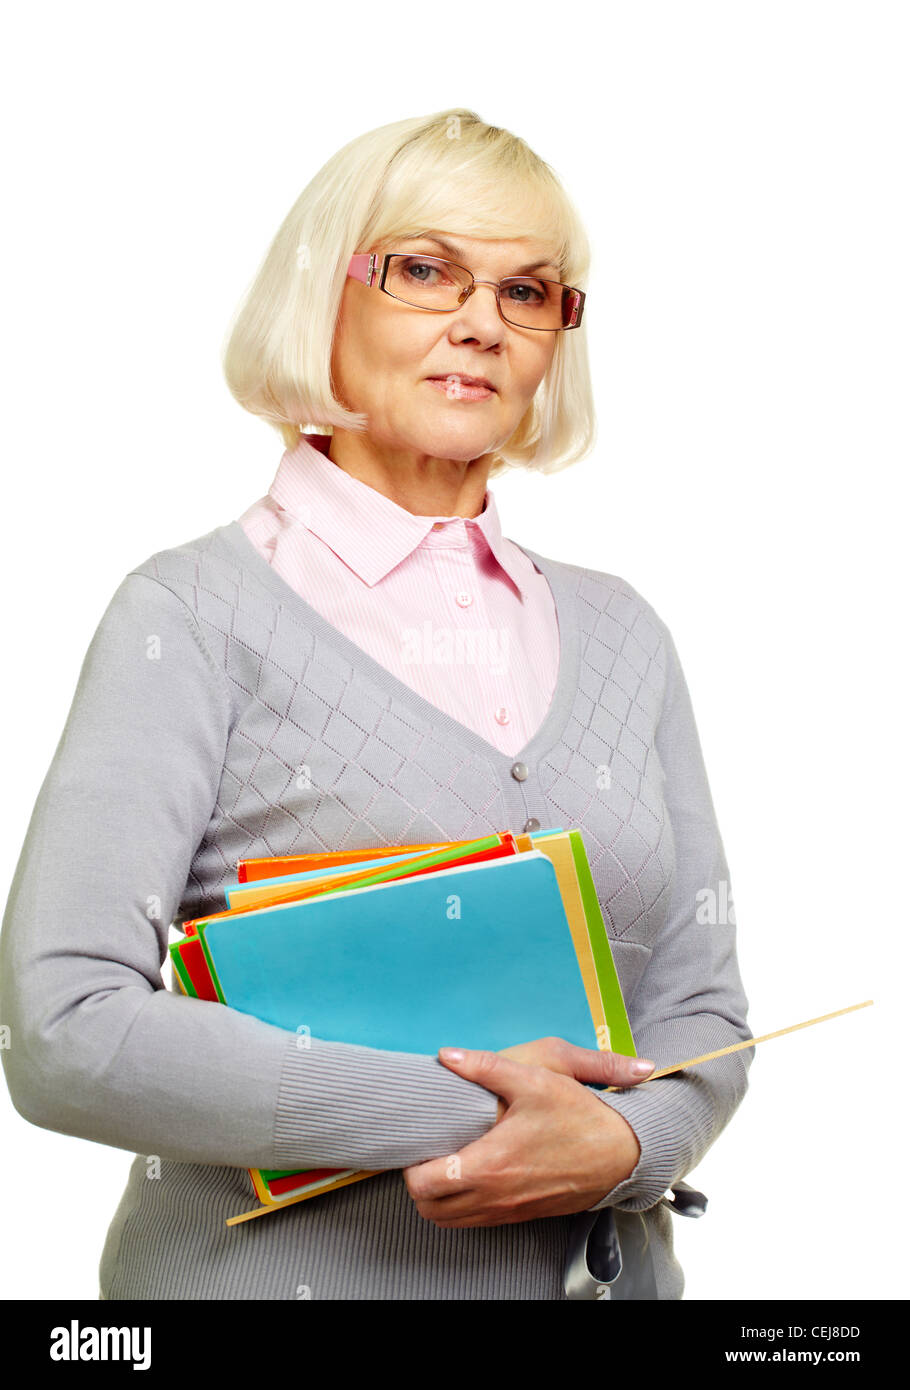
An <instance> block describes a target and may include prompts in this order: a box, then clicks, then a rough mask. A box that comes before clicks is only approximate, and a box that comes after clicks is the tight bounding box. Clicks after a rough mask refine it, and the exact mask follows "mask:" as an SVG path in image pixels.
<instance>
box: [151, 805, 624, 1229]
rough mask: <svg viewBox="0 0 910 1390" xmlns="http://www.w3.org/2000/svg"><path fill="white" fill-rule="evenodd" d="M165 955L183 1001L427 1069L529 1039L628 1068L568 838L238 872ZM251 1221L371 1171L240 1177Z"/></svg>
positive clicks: (499, 839)
mask: <svg viewBox="0 0 910 1390" xmlns="http://www.w3.org/2000/svg"><path fill="white" fill-rule="evenodd" d="M237 870H238V884H237V886H236V887H234V888H229V889H228V890H227V891H226V894H225V897H226V900H227V904H228V906H227V910H226V911H224V912H218V913H214V914H213V915H211V916H208V917H199V918H196V919H195V920H193V921H189V922H186V923H184V931H185V932H186V935H185V936H184V937H183V938H182V939H181V940H180V941H176V942H174V943H173V944H172V945H171V947H170V952H171V959H172V962H173V967H174V974H175V979H176V981H177V984H178V986H179V988H180V989H181V990H182V991H183V993H184V994H187V995H191V996H193V997H195V998H198V999H207V1000H212V1001H216V1002H219V1003H221V1004H226V1005H228V1006H229V1007H230V1008H233V1009H238V1010H240V1011H241V1012H242V1013H248V1014H252V1015H254V1016H255V1017H256V1018H260V1019H262V1020H264V1021H265V1022H266V1023H273V1024H275V1025H276V1026H278V1027H280V1028H285V1029H288V1030H289V1031H290V1032H296V1033H297V1034H298V1037H299V1042H300V1046H301V1047H308V1046H309V1045H310V1039H312V1038H321V1039H328V1040H331V1041H337V1042H345V1043H359V1044H361V1045H363V1046H366V1047H375V1048H383V1049H386V1050H389V1051H395V1052H419V1053H423V1054H430V1055H432V1056H435V1055H436V1053H437V1050H438V1049H439V1048H440V1047H443V1046H458V1047H466V1048H479V1049H483V1050H487V1051H501V1050H503V1049H504V1048H507V1047H513V1046H515V1045H516V1044H517V1043H522V1042H529V1041H531V1040H532V1039H534V1038H541V1037H551V1036H555V1037H561V1038H565V1039H567V1040H568V1041H569V1042H573V1043H577V1044H578V1045H579V1046H580V1047H587V1048H600V1049H602V1050H610V1051H613V1052H620V1053H624V1054H625V1055H626V1056H633V1057H634V1056H635V1055H636V1054H635V1045H634V1043H633V1040H632V1032H631V1029H630V1027H629V1020H628V1017H627V1015H626V1010H625V1005H624V1002H623V997H622V991H621V989H620V985H619V980H618V978H617V975H616V969H615V966H614V963H613V956H612V952H611V950H610V943H609V940H608V937H607V933H606V930H605V928H604V922H603V917H602V915H601V911H600V906H599V904H598V901H597V894H596V891H595V888H594V882H593V879H592V877H591V870H590V867H589V864H588V859H587V855H586V853H585V848H584V843H583V841H582V837H581V833H580V831H578V830H540V831H537V832H535V833H533V834H530V835H528V834H513V833H512V832H511V831H502V832H499V833H497V834H494V835H489V836H486V837H484V838H482V839H477V840H459V841H450V842H447V843H440V844H432V845H401V846H394V847H391V848H381V849H380V848H377V849H367V850H356V851H345V852H342V853H338V854H319V855H303V856H299V857H293V858H275V859H248V860H241V861H239V863H238V865H237ZM250 1176H251V1178H252V1181H253V1186H254V1188H255V1191H256V1194H257V1196H258V1197H259V1199H260V1201H261V1202H262V1204H263V1208H270V1209H276V1208H278V1207H282V1206H287V1205H289V1204H290V1203H291V1202H298V1201H304V1200H305V1199H306V1198H308V1197H315V1196H318V1195H320V1194H321V1193H323V1192H329V1191H331V1190H332V1189H333V1188H336V1187H341V1186H343V1185H344V1184H346V1183H349V1182H357V1181H359V1180H360V1179H362V1178H367V1177H372V1176H373V1171H372V1170H371V1171H363V1170H357V1171H355V1170H353V1169H337V1168H335V1169H326V1168H310V1169H303V1170H298V1171H295V1172H288V1171H280V1172H279V1171H273V1170H267V1169H250Z"/></svg>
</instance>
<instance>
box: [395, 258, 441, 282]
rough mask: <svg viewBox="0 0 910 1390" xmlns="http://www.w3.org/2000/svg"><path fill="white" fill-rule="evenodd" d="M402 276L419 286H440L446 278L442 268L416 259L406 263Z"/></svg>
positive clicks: (402, 269) (403, 266)
mask: <svg viewBox="0 0 910 1390" xmlns="http://www.w3.org/2000/svg"><path fill="white" fill-rule="evenodd" d="M401 274H402V275H404V276H406V277H407V278H408V279H409V280H411V281H413V282H414V283H415V284H418V285H438V284H439V283H440V280H442V279H444V278H445V276H444V273H443V269H442V266H440V265H435V264H431V262H429V261H419V260H416V259H415V260H408V261H405V262H404V263H403V265H402V266H401Z"/></svg>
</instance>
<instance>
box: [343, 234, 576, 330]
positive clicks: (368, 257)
mask: <svg viewBox="0 0 910 1390" xmlns="http://www.w3.org/2000/svg"><path fill="white" fill-rule="evenodd" d="M348 275H349V276H351V278H352V279H354V280H360V281H361V282H362V283H363V284H365V285H368V286H370V285H374V284H378V286H379V289H381V290H383V291H384V292H385V294H388V295H391V296H392V298H393V299H398V300H401V302H402V303H403V304H410V305H411V306H412V308H414V309H428V310H429V311H430V313H434V314H450V313H452V311H453V310H454V309H458V308H460V306H461V305H462V304H464V302H465V300H466V299H467V298H468V296H469V295H472V294H473V293H474V290H475V289H476V288H477V286H478V285H489V286H491V288H492V289H494V290H495V292H496V303H497V306H498V308H499V313H500V317H501V318H503V319H504V320H505V322H506V323H510V324H513V325H514V326H515V327H516V328H535V329H538V330H539V331H540V332H544V333H554V332H556V333H558V332H560V331H561V330H564V329H568V328H577V327H578V325H579V324H580V323H581V316H582V313H583V312H584V304H585V296H584V293H583V291H582V290H576V289H573V288H572V286H571V285H562V284H560V283H559V282H558V281H556V280H539V279H538V278H537V276H536V275H509V276H507V277H506V278H505V279H504V280H500V282H499V284H498V285H497V284H496V283H495V281H493V280H475V279H474V276H473V275H472V274H471V272H470V271H469V270H468V269H467V267H466V266H463V265H456V264H455V262H454V261H443V260H440V259H439V258H438V257H437V256H421V255H414V254H410V255H403V254H401V253H400V252H391V253H389V254H388V255H386V256H383V257H382V258H381V263H380V257H379V256H378V255H377V253H376V252H375V251H358V252H357V253H356V254H355V255H353V256H352V257H351V261H350V264H349V266H348ZM504 296H505V298H504Z"/></svg>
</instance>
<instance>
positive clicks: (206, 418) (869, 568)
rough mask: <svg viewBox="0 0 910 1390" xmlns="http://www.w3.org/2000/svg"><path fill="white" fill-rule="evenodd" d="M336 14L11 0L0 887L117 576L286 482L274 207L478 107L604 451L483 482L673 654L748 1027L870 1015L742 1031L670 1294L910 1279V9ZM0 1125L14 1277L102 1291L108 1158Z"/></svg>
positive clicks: (879, 1287)
mask: <svg viewBox="0 0 910 1390" xmlns="http://www.w3.org/2000/svg"><path fill="white" fill-rule="evenodd" d="M327 8H328V9H330V11H331V13H330V14H329V16H328V17H325V16H324V7H312V8H311V7H308V6H302V5H299V4H280V3H262V2H260V3H258V4H257V5H255V6H253V5H243V6H241V5H236V4H219V5H217V6H216V5H214V4H198V3H197V4H193V3H186V0H184V3H181V4H180V5H177V4H174V3H157V4H155V5H154V6H152V5H147V6H139V5H130V6H121V5H114V4H99V3H83V4H80V5H78V6H68V5H63V4H40V3H39V4H33V5H30V6H27V7H25V6H22V7H19V8H18V10H17V12H16V14H15V15H12V14H11V13H9V12H8V15H7V18H6V22H5V30H6V32H5V36H4V38H5V42H4V45H3V47H4V49H5V53H4V56H3V58H2V60H0V62H2V71H0V78H2V80H0V93H2V96H0V100H2V108H3V109H2V115H3V128H4V133H5V138H4V155H3V189H4V193H5V195H6V196H5V199H4V201H5V204H6V208H5V214H4V217H3V222H2V228H3V238H4V254H3V262H2V268H3V280H4V284H3V303H4V319H5V326H4V332H3V334H2V352H3V364H2V368H3V382H4V385H5V387H6V394H7V408H6V411H5V413H4V418H3V425H2V429H3V441H2V454H3V458H4V461H5V463H6V470H5V480H4V503H5V509H4V523H5V524H4V526H3V550H2V560H0V563H2V572H3V593H4V604H3V619H4V629H5V631H4V639H5V640H4V656H5V673H4V678H3V684H2V690H3V732H4V735H5V737H4V764H3V771H4V777H3V796H2V813H3V815H2V827H0V856H2V864H0V880H2V881H3V882H4V883H7V884H8V883H9V882H10V880H11V878H12V875H13V872H14V870H15V866H16V862H17V859H18V855H19V851H20V849H21V845H22V841H23V838H24V836H25V832H26V828H27V825H28V820H29V816H30V814H31V809H32V806H33V804H34V801H35V798H36V796H37V794H38V790H39V787H40V785H41V781H42V779H43V777H44V775H45V772H46V770H47V767H48V764H49V762H50V760H51V757H52V755H53V752H54V749H55V747H56V743H57V740H58V738H59V735H60V732H61V729H62V727H63V723H64V720H65V718H66V714H67V710H68V708H69V704H70V701H71V699H72V695H73V691H74V687H75V683H76V679H77V676H78V673H79V668H80V665H81V661H82V658H83V656H84V654H85V650H86V648H87V646H88V643H89V641H90V639H91V636H92V633H93V631H94V629H95V626H96V624H97V622H98V620H99V618H100V616H101V614H102V612H103V611H104V608H105V607H106V605H107V602H108V600H109V599H110V597H111V595H112V594H113V592H114V590H115V588H116V587H117V585H118V584H119V582H120V580H121V578H122V577H123V575H124V574H125V573H126V572H127V571H128V570H129V569H131V568H132V567H133V566H134V565H135V564H137V563H139V562H141V561H142V560H144V559H145V558H146V557H147V556H148V555H150V554H151V553H153V552H154V551H156V550H160V549H164V548H166V547H168V546H171V545H176V544H179V543H180V542H182V541H184V540H188V539H190V538H191V537H193V536H196V535H199V534H202V533H203V532H205V531H208V530H210V529H211V528H212V527H214V526H216V525H219V524H221V523H223V522H227V521H230V520H232V519H234V518H235V517H237V516H239V515H240V513H241V512H242V511H243V510H245V508H246V507H247V506H248V505H249V504H250V503H251V502H252V501H253V500H254V499H255V498H257V497H259V496H261V495H262V494H263V493H265V492H266V490H267V488H268V485H269V483H270V482H271V480H272V477H273V475H274V472H275V469H276V468H277V465H278V460H279V457H280V454H281V448H282V446H281V443H280V441H279V439H278V436H277V434H275V433H273V432H272V431H271V430H270V429H269V428H268V427H267V426H265V425H263V424H261V423H260V422H258V421H257V420H254V419H253V418H252V417H251V416H248V415H246V414H245V413H244V412H243V411H242V410H241V409H240V407H238V406H237V405H236V404H235V403H234V401H233V399H232V398H231V396H230V395H229V393H228V391H227V388H226V386H225V384H224V382H223V379H222V377H221V373H220V366H219V349H220V345H221V341H222V338H223V335H224V331H225V328H226V326H227V324H228V321H229V318H230V316H231V314H232V313H233V311H234V309H235V306H236V304H237V302H238V300H239V298H240V296H241V295H242V293H243V292H244V290H245V288H246V286H247V284H248V283H249V280H250V279H251V278H252V275H253V273H254V272H255V269H256V267H257V266H258V264H259V260H260V258H261V256H262V255H263V253H264V251H265V249H266V247H267V245H268V243H269V241H270V240H271V238H272V236H273V235H274V233H275V231H276V230H277V228H278V225H279V224H280V222H281V220H282V219H283V217H284V215H285V213H286V212H287V211H288V209H289V208H290V206H291V204H292V203H293V201H294V200H295V199H296V197H297V196H298V194H299V193H300V191H301V190H302V189H303V187H304V186H305V184H306V183H307V182H308V181H309V179H310V178H311V177H312V176H313V174H314V173H315V172H316V171H317V169H318V168H319V167H320V166H321V165H322V164H323V163H324V161H325V160H326V159H327V158H329V156H330V155H332V154H333V153H334V152H335V151H336V150H337V149H338V148H339V147H340V146H341V145H342V144H344V143H345V142H347V141H348V140H349V139H351V138H353V137H354V136H355V135H357V134H359V133H361V132H362V131H364V130H367V129H372V128H374V127H376V126H379V125H382V124H385V123H386V122H389V121H392V120H398V119H402V118H404V117H406V116H413V115H428V114H430V113H433V112H437V111H440V110H443V109H445V108H448V107H451V106H467V107H470V108H472V109H474V110H476V111H478V112H479V114H480V115H481V116H482V117H483V118H484V119H486V120H487V121H490V122H491V123H493V124H499V125H504V126H507V127H508V128H509V129H511V130H514V131H515V132H517V133H518V134H520V135H522V136H523V137H524V138H525V139H526V140H527V141H528V143H529V144H530V145H531V147H532V148H533V149H534V150H536V151H537V153H538V154H540V155H541V156H542V157H543V158H544V159H546V160H547V161H548V162H549V163H550V164H551V165H552V166H553V168H554V169H555V170H556V171H557V173H558V174H559V176H560V177H561V179H562V180H563V182H564V184H565V186H566V188H567V189H568V191H569V194H570V196H571V197H572V198H573V199H574V200H575V202H576V204H577V206H578V207H579V209H580V212H581V214H582V217H583V219H584V221H585V224H586V226H587V227H588V230H589V233H590V236H591V240H592V243H593V247H594V272H593V275H592V278H591V281H590V283H589V286H588V290H589V300H588V309H587V315H586V318H587V325H588V332H589V337H590V343H591V352H592V359H593V371H594V383H595V393H596V400H597V408H598V420H599V432H598V440H597V444H596V447H595V450H594V452H593V453H592V455H591V456H590V457H589V458H588V459H586V460H585V461H584V462H582V463H580V464H577V465H576V466H574V467H573V468H571V469H569V470H567V471H566V472H564V473H563V474H561V475H557V476H554V477H551V478H539V477H528V476H521V475H516V476H514V477H509V478H501V479H497V480H495V481H494V483H493V491H494V493H495V496H496V499H497V504H498V506H499V509H500V513H501V517H502V521H503V529H504V532H505V534H506V535H507V536H511V537H512V538H514V539H515V540H517V541H520V542H521V543H522V544H525V545H528V546H529V547H530V548H532V549H534V550H537V551H539V552H541V553H543V554H545V555H548V556H551V557H554V558H557V559H562V560H568V561H572V562H574V563H578V564H584V565H587V566H590V567H592V568H595V569H597V570H602V571H607V572H610V573H613V574H618V575H621V576H623V577H624V578H625V579H627V580H628V581H629V582H630V583H632V584H633V585H634V586H635V587H636V588H637V589H638V590H639V591H640V592H641V593H642V594H643V595H644V596H645V597H646V598H647V599H648V600H649V601H650V602H651V603H653V605H654V606H655V608H656V609H657V611H658V613H660V614H661V616H662V617H663V618H664V620H665V621H666V622H667V623H668V625H669V627H670V629H671V631H672V633H673V635H674V637H675V640H676V643H677V646H678V649H679V652H680V655H681V658H682V662H683V667H684V670H685V673H686V676H687V679H688V682H689V687H690V691H691V694H692V699H693V703H694V708H695V713H696V718H697V720H698V726H699V730H700V734H701V739H702V746H703V750H704V754H705V759H706V763H707V767H708V773H709V778H710V781H711V787H712V792H713V796H714V801H715V806H716V810H717V814H718V819H719V822H720V826H721V830H722V833H723V838H724V844H725V848H726V851H727V855H728V860H729V865H730V871H731V877H732V883H733V891H734V896H735V903H736V914H737V922H738V940H739V958H740V966H741V970H742V974H743V979H744V981H745V984H746V989H747V993H748V996H749V1003H750V1014H749V1022H750V1025H751V1027H752V1031H753V1033H754V1034H755V1035H756V1036H758V1035H760V1034H762V1033H765V1032H770V1031H772V1030H774V1029H777V1028H782V1027H784V1026H786V1025H787V1024H790V1023H795V1022H798V1021H801V1020H803V1019H808V1018H812V1017H814V1016H816V1015H818V1014H822V1013H826V1012H829V1011H831V1010H834V1009H838V1008H843V1007H845V1006H846V1005H849V1004H853V1003H857V1002H859V1001H861V1000H865V999H870V998H871V999H874V1001H875V1003H874V1006H873V1007H872V1008H867V1009H864V1010H861V1011H859V1012H857V1013H854V1014H849V1015H846V1016H845V1017H843V1018H839V1019H835V1020H834V1021H832V1022H828V1023H823V1024H820V1025H818V1026H817V1027H814V1028H809V1029H805V1030H803V1031H801V1032H798V1033H795V1034H793V1035H791V1036H789V1037H786V1038H780V1039H776V1040H774V1041H771V1042H768V1043H766V1044H764V1045H761V1046H759V1047H758V1048H757V1050H756V1053H755V1060H754V1065H753V1067H752V1072H751V1077H750V1088H749V1091H748V1093H747V1096H746V1098H745V1100H744V1102H743V1104H742V1105H741V1107H740V1109H739V1110H738V1112H737V1113H736V1115H735V1116H734V1117H733V1119H732V1121H731V1122H730V1124H729V1125H728V1127H727V1129H726V1130H725V1131H724V1132H723V1134H722V1135H721V1136H720V1138H719V1139H718V1140H717V1142H716V1144H715V1145H714V1147H713V1148H712V1149H711V1151H710V1152H709V1154H708V1156H707V1157H706V1158H705V1159H704V1161H703V1162H702V1163H701V1164H700V1165H699V1167H698V1168H697V1169H696V1170H693V1172H692V1173H690V1174H689V1175H688V1181H689V1182H691V1183H693V1184H694V1185H695V1186H699V1187H701V1188H702V1189H703V1190H704V1191H705V1192H706V1193H707V1194H708V1197H709V1201H710V1205H709V1209H708V1213H707V1215H706V1217H705V1218H704V1219H703V1220H701V1221H685V1220H681V1219H677V1218H674V1222H675V1233H676V1248H677V1251H678V1254H679V1257H680V1260H681V1262H682V1264H683V1268H684V1270H685V1274H686V1291H685V1297H686V1298H687V1299H730V1298H749V1299H751V1298H769V1297H770V1298H797V1299H799V1298H810V1297H811V1298H843V1297H855V1298H858V1299H890V1298H896V1297H906V1296H907V1294H908V1292H910V1290H908V1285H907V1276H906V1258H905V1255H904V1250H903V1249H902V1246H903V1244H904V1243H905V1241H906V1236H907V1226H906V1217H905V1200H906V1198H905V1193H904V1189H903V1183H904V1181H905V1156H906V1147H905V1145H906V1136H907V1127H906V1120H905V1105H906V1101H905V1085H904V1083H903V1082H902V1081H901V1079H900V1073H899V1072H897V1071H896V1065H897V1063H898V1062H899V1058H900V1055H901V1053H902V1050H903V1037H901V1036H899V1035H898V1031H897V1028H898V1022H899V1021H900V1020H902V1019H903V1017H904V1016H905V1013H906V1009H905V1006H904V1005H902V1004H901V1000H902V999H905V998H906V992H907V964H908V962H907V955H906V946H905V939H906V935H907V912H906V884H905V879H906V864H907V856H906V833H907V820H906V815H905V806H906V780H907V762H906V752H907V744H906V738H905V712H906V704H907V685H906V678H905V663H906V645H907V637H906V619H905V606H906V590H905V589H904V586H903V568H904V562H903V556H902V553H901V546H902V542H903V540H904V531H905V529H906V528H905V513H904V510H903V509H904V506H905V493H904V474H905V471H906V467H907V462H908V447H907V446H908V430H907V412H906V389H907V368H908V351H907V341H908V309H910V296H908V254H907V248H908V246H910V225H908V223H910V219H908V206H907V143H906V131H907V128H908V117H910V111H908V100H907V80H906V74H907V68H908V57H910V53H908V11H907V7H906V6H905V5H902V4H886V3H875V2H874V0H871V2H870V0H863V3H853V4H843V3H835V2H834V0H826V3H817V4H816V3H806V2H805V0H787V3H779V0H761V3H735V2H734V0H724V2H723V3H647V4H644V3H643V4H637V5H633V4H622V5H617V4H606V5H602V6H600V7H599V8H598V9H597V10H595V9H594V8H593V7H591V8H589V7H588V6H584V7H582V6H580V5H569V6H566V5H562V6H558V7H555V8H554V7H549V6H538V5H522V6H506V5H495V4H494V5H493V6H491V5H490V4H483V5H473V4H463V5H459V6H458V7H457V10H456V11H452V12H449V11H448V10H447V9H443V10H440V9H439V7H437V6H430V7H426V6H416V7H410V6H406V7H404V8H403V9H402V8H401V7H397V6H393V7H392V9H391V10H383V8H382V7H381V6H379V7H377V6H376V5H370V6H363V5H359V4H355V5H353V6H352V5H347V6H344V7H341V8H338V7H327ZM454 230H456V231H457V229H454ZM0 1021H2V1020H0ZM0 1125H2V1146H0V1184H2V1190H3V1202H2V1204H0V1245H2V1249H3V1258H2V1261H0V1297H5V1298H38V1299H42V1298H80V1297H82V1298H95V1297H96V1296H97V1291H98V1279H97V1270H98V1262H99V1259H100V1255H101V1250H102V1246H103V1243H104V1238H105V1234H106V1231H107V1227H108V1223H109V1221H110V1219H111V1217H112V1215H113V1212H114V1209H115V1208H116V1205H117V1202H118V1200H119V1197H120V1193H121V1190H122V1187H123V1184H124V1182H125V1179H126V1174H127V1169H128V1167H129V1164H130V1162H131V1155H129V1154H127V1153H126V1152H125V1151H121V1150H116V1149H111V1148H108V1147H106V1146H103V1145H97V1144H92V1143H89V1142H87V1141H85V1140H81V1139H75V1138H72V1137H69V1136H66V1135H62V1134H57V1133H54V1132H50V1131H45V1130H42V1129H39V1128H37V1127H35V1126H33V1125H30V1124H28V1123H26V1122H25V1121H24V1120H23V1119H21V1117H20V1116H19V1115H18V1114H17V1112H16V1111H15V1110H14V1109H13V1107H12V1105H11V1103H10V1101H9V1097H8V1094H7V1092H6V1090H5V1087H4V1088H0ZM266 1219H272V1218H266ZM279 1219H280V1218H279Z"/></svg>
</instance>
